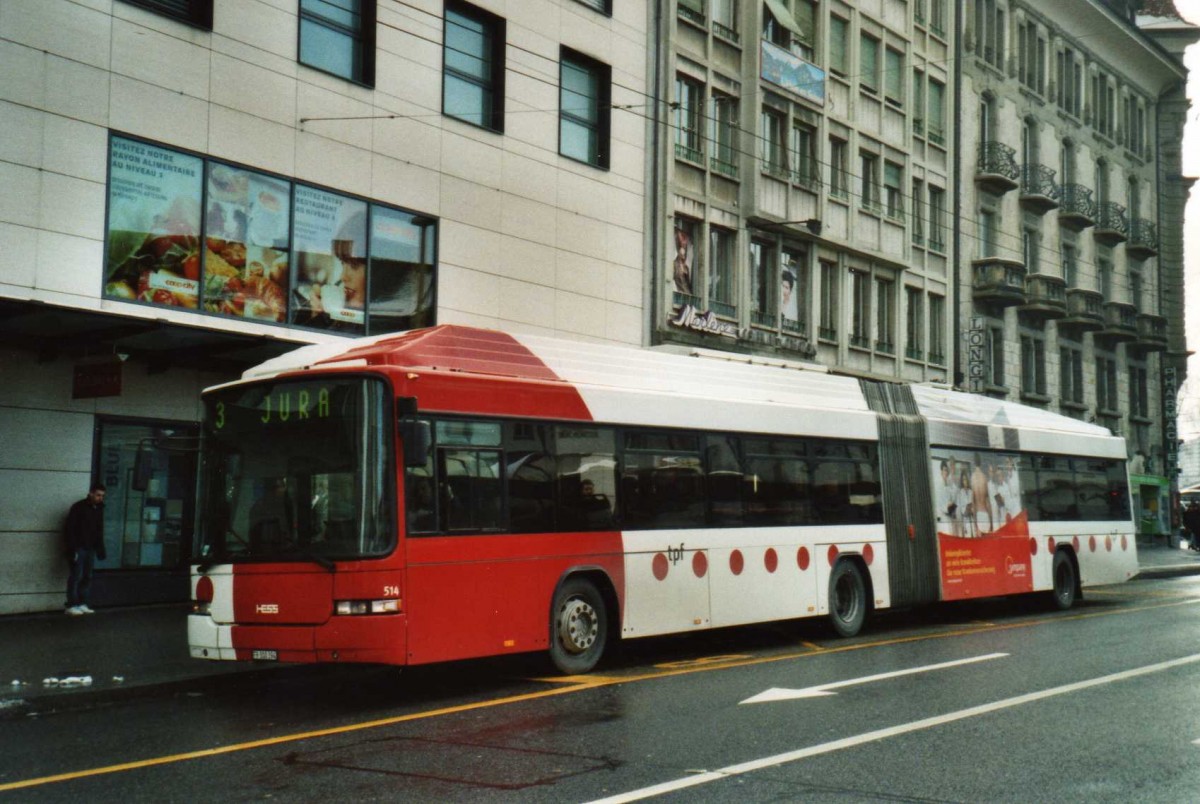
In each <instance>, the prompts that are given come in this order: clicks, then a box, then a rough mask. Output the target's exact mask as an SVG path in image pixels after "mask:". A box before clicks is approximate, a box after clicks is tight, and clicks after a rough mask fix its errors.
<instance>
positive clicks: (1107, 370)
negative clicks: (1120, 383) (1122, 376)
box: [1096, 355, 1120, 414]
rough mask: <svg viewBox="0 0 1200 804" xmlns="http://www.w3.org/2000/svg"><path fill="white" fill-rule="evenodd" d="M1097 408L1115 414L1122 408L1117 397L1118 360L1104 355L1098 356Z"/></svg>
mask: <svg viewBox="0 0 1200 804" xmlns="http://www.w3.org/2000/svg"><path fill="white" fill-rule="evenodd" d="M1096 409H1097V410H1099V411H1100V412H1102V413H1108V414H1114V413H1117V411H1118V410H1119V409H1120V402H1119V401H1118V397H1117V361H1116V360H1114V359H1113V358H1111V357H1107V356H1104V355H1097V356H1096Z"/></svg>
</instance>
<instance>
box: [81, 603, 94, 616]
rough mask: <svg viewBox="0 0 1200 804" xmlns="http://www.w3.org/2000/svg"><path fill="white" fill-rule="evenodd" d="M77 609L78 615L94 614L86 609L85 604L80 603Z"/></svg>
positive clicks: (89, 609) (86, 605)
mask: <svg viewBox="0 0 1200 804" xmlns="http://www.w3.org/2000/svg"><path fill="white" fill-rule="evenodd" d="M77 608H78V609H79V613H80V614H95V613H96V612H94V611H93V610H92V609H91V608H89V607H88V604H87V603H82V604H80V605H79V606H78V607H77Z"/></svg>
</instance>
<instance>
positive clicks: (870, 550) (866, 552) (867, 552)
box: [863, 544, 875, 567]
mask: <svg viewBox="0 0 1200 804" xmlns="http://www.w3.org/2000/svg"><path fill="white" fill-rule="evenodd" d="M874 560H875V548H874V547H872V546H871V545H869V544H864V545H863V561H865V562H867V566H868V567H869V566H871V562H872V561H874Z"/></svg>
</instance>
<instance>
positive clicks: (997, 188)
mask: <svg viewBox="0 0 1200 804" xmlns="http://www.w3.org/2000/svg"><path fill="white" fill-rule="evenodd" d="M1020 178H1021V168H1020V166H1018V165H1017V152H1016V151H1014V150H1013V149H1012V148H1010V147H1008V146H1007V145H1005V144H1004V143H1002V142H981V143H979V161H978V162H977V163H976V165H975V183H976V184H978V185H979V186H980V187H981V188H982V189H984V190H986V191H987V192H990V193H996V194H1001V195H1002V194H1004V193H1007V192H1008V191H1009V190H1015V189H1016V188H1017V187H1018V185H1019V183H1020Z"/></svg>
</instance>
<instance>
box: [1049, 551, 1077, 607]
mask: <svg viewBox="0 0 1200 804" xmlns="http://www.w3.org/2000/svg"><path fill="white" fill-rule="evenodd" d="M1051 573H1052V575H1053V576H1054V590H1053V591H1052V592H1051V593H1050V595H1051V598H1052V599H1053V601H1054V607H1055V608H1056V609H1058V610H1059V611H1066V610H1067V609H1069V608H1071V607H1072V606H1074V605H1075V592H1076V589H1077V588H1078V587H1077V581H1076V577H1075V562H1073V561H1071V556H1069V555H1068V554H1067V551H1066V550H1059V551H1058V552H1057V553H1055V554H1054V564H1053V565H1052V567H1051Z"/></svg>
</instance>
